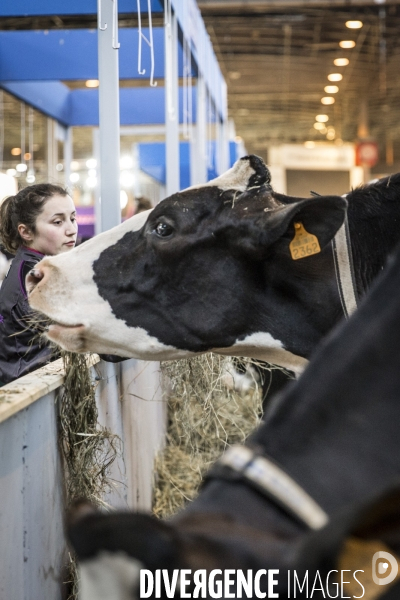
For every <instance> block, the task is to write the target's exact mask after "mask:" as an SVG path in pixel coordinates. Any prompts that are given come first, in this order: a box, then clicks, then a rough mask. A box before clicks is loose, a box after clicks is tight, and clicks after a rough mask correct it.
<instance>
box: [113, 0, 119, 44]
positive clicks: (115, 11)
mask: <svg viewBox="0 0 400 600" xmlns="http://www.w3.org/2000/svg"><path fill="white" fill-rule="evenodd" d="M112 2H113V35H112V47H113V48H114V50H118V48H119V47H120V46H121V44H119V43H118V0H112Z"/></svg>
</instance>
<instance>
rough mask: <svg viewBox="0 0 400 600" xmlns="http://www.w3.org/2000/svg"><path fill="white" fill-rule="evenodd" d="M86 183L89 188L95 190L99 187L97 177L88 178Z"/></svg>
mask: <svg viewBox="0 0 400 600" xmlns="http://www.w3.org/2000/svg"><path fill="white" fill-rule="evenodd" d="M85 183H86V185H87V186H88V188H95V187H96V185H97V179H96V177H88V178H87V179H86V182H85Z"/></svg>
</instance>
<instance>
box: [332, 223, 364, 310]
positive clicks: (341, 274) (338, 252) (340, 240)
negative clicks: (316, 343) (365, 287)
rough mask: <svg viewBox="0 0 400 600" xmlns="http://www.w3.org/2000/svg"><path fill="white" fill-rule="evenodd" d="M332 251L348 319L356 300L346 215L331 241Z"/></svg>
mask: <svg viewBox="0 0 400 600" xmlns="http://www.w3.org/2000/svg"><path fill="white" fill-rule="evenodd" d="M332 250H333V262H334V265H335V275H336V282H337V287H338V292H339V297H340V302H341V304H342V308H343V313H344V316H345V317H346V319H348V318H349V317H350V316H351V315H352V313H353V312H354V311H355V310H356V308H357V304H358V298H357V288H356V284H355V277H354V265H353V256H352V251H351V243H350V232H349V226H348V221H347V215H346V218H345V220H344V223H343V225H342V226H341V227H340V229H339V230H338V232H337V233H336V235H335V237H334V238H333V240H332Z"/></svg>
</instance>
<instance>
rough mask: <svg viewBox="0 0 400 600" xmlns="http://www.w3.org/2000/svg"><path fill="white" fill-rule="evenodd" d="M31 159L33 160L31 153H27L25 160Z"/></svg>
mask: <svg viewBox="0 0 400 600" xmlns="http://www.w3.org/2000/svg"><path fill="white" fill-rule="evenodd" d="M31 158H32V154H31V153H30V152H25V154H24V159H25V160H31Z"/></svg>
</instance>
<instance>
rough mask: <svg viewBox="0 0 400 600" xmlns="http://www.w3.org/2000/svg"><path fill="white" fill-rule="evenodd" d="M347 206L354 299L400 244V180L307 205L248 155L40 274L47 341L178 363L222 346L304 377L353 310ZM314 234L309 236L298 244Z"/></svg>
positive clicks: (46, 263)
mask: <svg viewBox="0 0 400 600" xmlns="http://www.w3.org/2000/svg"><path fill="white" fill-rule="evenodd" d="M347 205H348V211H347V214H348V230H349V233H350V240H351V248H350V254H352V256H353V260H354V270H353V279H354V290H350V295H352V296H353V299H354V295H359V296H361V295H362V294H363V293H364V290H365V289H366V288H368V287H369V285H370V283H371V281H372V280H373V279H374V277H375V276H376V275H377V274H378V273H379V272H380V270H381V269H382V268H383V266H384V264H385V261H386V258H387V255H388V253H389V252H390V251H391V250H392V248H393V246H394V244H395V243H396V241H397V240H398V239H400V227H399V218H400V174H399V175H394V176H392V177H389V178H387V179H383V180H381V181H379V182H378V183H376V184H373V185H369V186H366V187H362V188H359V189H356V190H354V191H352V192H351V193H349V194H348V196H347V201H346V200H345V199H344V198H342V197H339V196H321V197H316V198H310V199H300V198H292V197H288V196H284V195H281V194H277V193H275V192H273V190H272V188H271V186H270V176H269V171H268V169H267V168H266V166H265V164H264V163H263V161H262V160H261V159H260V158H258V157H255V156H249V157H245V158H243V159H241V160H239V161H238V162H237V163H236V164H235V165H234V167H233V168H232V169H230V170H229V171H228V172H227V173H225V174H224V175H222V176H220V177H219V178H217V179H215V180H213V181H211V182H209V183H208V184H206V185H202V186H198V187H194V188H189V189H187V190H185V191H183V192H180V193H178V194H175V195H173V196H171V197H169V198H167V199H166V200H164V201H163V202H161V203H160V204H159V205H158V206H157V207H156V208H154V209H153V210H152V211H150V212H149V211H148V212H145V213H141V214H139V215H137V216H135V217H133V218H132V219H129V220H128V221H126V222H125V223H123V224H121V225H119V226H118V227H115V228H114V229H112V230H110V231H108V232H105V233H103V234H101V235H99V236H97V237H96V238H94V239H93V240H90V241H89V242H86V243H85V244H83V245H82V246H80V247H78V248H76V249H75V250H73V251H72V252H68V254H60V255H58V256H55V257H51V258H45V259H44V260H42V261H41V262H40V263H39V264H38V265H37V266H36V267H35V270H34V271H33V272H32V275H30V276H28V279H29V281H28V288H30V290H31V292H30V297H29V301H30V303H31V305H32V307H33V308H34V309H37V310H38V311H41V312H43V313H45V314H46V315H47V316H48V317H50V319H52V321H53V324H52V325H51V326H50V328H49V331H48V337H49V338H50V339H51V340H53V341H54V342H56V343H57V344H59V345H60V346H62V347H63V348H66V349H67V350H71V351H74V352H87V351H93V352H99V353H106V354H116V355H119V356H126V357H136V358H142V359H146V360H169V359H176V358H183V357H189V356H191V355H194V354H196V353H202V352H206V351H209V350H213V351H214V352H219V353H221V354H227V355H236V356H251V357H254V358H258V359H262V360H266V361H268V362H270V363H275V364H278V365H282V366H284V367H286V368H288V369H291V370H292V371H295V372H299V371H301V370H302V368H303V367H304V365H305V364H306V362H307V360H306V359H307V358H308V357H309V356H310V354H311V352H312V351H313V349H314V348H315V346H316V345H317V344H318V343H319V341H320V340H321V339H322V337H324V336H325V335H326V333H327V332H328V331H329V330H330V329H331V328H332V327H333V326H334V325H335V324H336V323H337V322H338V321H339V320H340V319H341V318H342V316H343V306H342V301H341V296H340V294H339V292H338V286H339V288H340V287H341V285H342V284H341V283H340V282H339V283H338V278H337V272H339V271H340V263H341V261H340V257H339V259H338V256H337V252H336V254H335V252H333V247H334V246H335V248H336V250H337V244H336V243H335V240H337V238H338V235H339V233H340V232H342V233H343V230H344V227H343V223H344V220H345V217H346V209H347ZM296 228H297V229H296ZM303 228H304V230H303ZM302 231H306V232H308V234H309V235H308V236H306V237H307V239H308V241H309V242H310V243H309V244H308V245H307V244H305V245H303V246H302V247H301V248H299V247H297V248H292V250H293V252H291V250H290V248H291V243H292V242H294V243H295V244H296V243H298V240H299V238H297V237H296V236H297V234H298V233H300V232H302ZM311 235H312V236H313V237H311ZM296 240H297V241H296ZM303 240H304V238H303ZM306 241H307V240H306ZM319 249H320V251H318V250H319ZM300 250H301V252H300ZM314 251H315V252H317V253H315V254H311V255H308V254H307V253H308V252H310V253H311V252H314ZM296 252H297V254H296ZM302 256H303V257H302ZM342 262H343V261H342ZM335 269H336V270H335ZM348 272H350V267H349V268H348ZM349 277H350V275H349Z"/></svg>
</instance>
